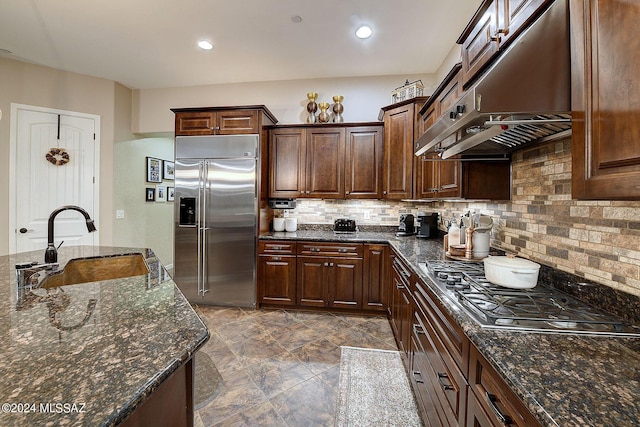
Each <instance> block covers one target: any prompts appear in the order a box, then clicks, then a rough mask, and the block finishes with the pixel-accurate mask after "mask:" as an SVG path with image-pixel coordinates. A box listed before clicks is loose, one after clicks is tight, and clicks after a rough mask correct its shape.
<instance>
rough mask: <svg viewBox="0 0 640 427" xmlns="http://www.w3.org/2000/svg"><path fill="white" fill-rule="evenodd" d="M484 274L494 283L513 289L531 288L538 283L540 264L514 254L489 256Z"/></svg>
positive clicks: (485, 260) (486, 259)
mask: <svg viewBox="0 0 640 427" xmlns="http://www.w3.org/2000/svg"><path fill="white" fill-rule="evenodd" d="M483 262H484V275H485V277H486V278H487V280H488V281H489V282H491V283H493V284H494V285H499V286H504V287H506V288H512V289H531V288H533V287H535V286H536V285H537V284H538V274H539V272H540V264H538V263H536V262H533V261H529V260H528V259H524V258H516V257H515V256H513V255H507V256H488V257H487V258H485V259H484V261H483Z"/></svg>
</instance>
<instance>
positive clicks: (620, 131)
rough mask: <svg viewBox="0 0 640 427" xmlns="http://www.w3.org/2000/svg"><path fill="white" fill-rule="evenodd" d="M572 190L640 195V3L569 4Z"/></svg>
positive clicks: (579, 0) (599, 0)
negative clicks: (639, 23)
mask: <svg viewBox="0 0 640 427" xmlns="http://www.w3.org/2000/svg"><path fill="white" fill-rule="evenodd" d="M570 9H571V15H570V17H571V18H570V19H571V43H572V46H571V52H572V57H571V59H572V64H571V67H572V70H571V71H572V75H571V85H572V97H571V99H572V104H573V105H572V110H573V112H572V116H573V117H572V118H573V120H572V128H573V130H572V192H573V197H574V198H576V199H638V198H639V197H640V109H638V107H637V106H638V105H639V104H640V91H639V90H638V86H640V58H639V57H638V55H637V54H635V53H634V52H638V51H640V38H638V34H637V31H636V28H637V25H638V22H640V3H639V2H637V1H623V0H571V3H570Z"/></svg>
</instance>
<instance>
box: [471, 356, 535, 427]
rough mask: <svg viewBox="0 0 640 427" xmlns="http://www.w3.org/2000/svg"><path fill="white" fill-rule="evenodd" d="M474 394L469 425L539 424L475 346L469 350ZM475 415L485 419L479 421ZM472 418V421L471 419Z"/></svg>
mask: <svg viewBox="0 0 640 427" xmlns="http://www.w3.org/2000/svg"><path fill="white" fill-rule="evenodd" d="M469 386H470V393H469V394H470V395H471V394H472V393H471V392H473V394H474V395H475V397H476V399H475V401H474V403H473V404H472V406H474V405H475V406H474V407H473V408H471V410H470V411H469V413H470V417H469V418H468V421H467V426H483V427H484V426H485V425H486V426H496V427H498V426H504V425H509V426H514V427H524V426H538V425H540V424H539V423H538V422H537V420H536V419H535V418H534V417H533V415H531V413H530V412H529V411H528V410H527V408H525V406H524V405H523V404H522V402H520V400H519V399H518V397H517V396H516V395H515V394H514V393H513V392H512V391H511V390H510V389H509V388H508V387H507V385H506V384H505V382H504V380H503V379H502V377H500V375H499V374H498V373H497V372H496V371H495V369H493V367H491V365H489V362H488V361H487V360H486V359H485V358H484V357H483V356H482V355H481V354H480V352H479V351H478V350H477V349H476V348H475V347H473V346H471V351H470V352H469ZM473 419H479V420H480V419H482V420H483V422H481V423H478V422H476V423H475V424H474V423H472V422H473ZM470 422H471V423H470Z"/></svg>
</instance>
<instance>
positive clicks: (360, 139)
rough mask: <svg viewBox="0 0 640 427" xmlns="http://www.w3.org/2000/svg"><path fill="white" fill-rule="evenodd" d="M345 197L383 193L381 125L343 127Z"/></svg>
mask: <svg viewBox="0 0 640 427" xmlns="http://www.w3.org/2000/svg"><path fill="white" fill-rule="evenodd" d="M346 132H347V133H346V153H345V172H344V176H345V197H346V198H348V199H379V198H380V197H382V160H383V147H384V141H383V139H382V138H383V132H382V127H381V126H364V127H357V128H347V129H346Z"/></svg>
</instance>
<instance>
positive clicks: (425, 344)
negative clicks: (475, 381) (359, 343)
mask: <svg viewBox="0 0 640 427" xmlns="http://www.w3.org/2000/svg"><path fill="white" fill-rule="evenodd" d="M412 335H413V337H414V339H415V340H416V344H417V346H418V347H417V349H416V350H415V351H416V355H417V356H418V360H421V358H420V355H419V354H424V355H425V356H426V357H424V358H422V360H424V361H426V362H427V363H425V364H424V365H423V366H422V367H421V368H420V372H419V374H420V375H421V377H422V378H421V379H422V381H429V383H430V385H431V389H432V390H433V394H434V395H435V396H432V400H435V399H434V398H437V399H438V402H439V404H438V405H436V410H437V411H438V413H439V415H440V419H442V420H443V421H446V422H444V423H443V424H444V425H461V423H462V422H464V417H465V410H466V405H467V402H466V400H467V382H466V380H465V378H464V376H463V375H462V372H461V371H460V370H459V369H458V367H457V365H456V364H455V363H454V362H453V359H452V358H451V356H450V355H449V353H448V352H447V350H446V349H445V348H444V345H443V344H442V342H441V341H440V340H439V339H438V336H437V335H436V333H435V331H434V330H433V329H432V328H431V327H430V325H429V321H428V320H427V317H426V316H425V315H424V313H422V312H421V311H420V310H419V309H418V308H416V310H415V312H414V318H413V330H412ZM411 375H412V376H414V380H416V381H418V378H416V372H411Z"/></svg>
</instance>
